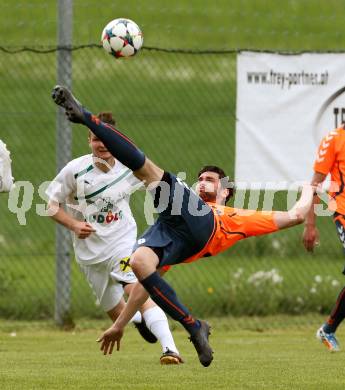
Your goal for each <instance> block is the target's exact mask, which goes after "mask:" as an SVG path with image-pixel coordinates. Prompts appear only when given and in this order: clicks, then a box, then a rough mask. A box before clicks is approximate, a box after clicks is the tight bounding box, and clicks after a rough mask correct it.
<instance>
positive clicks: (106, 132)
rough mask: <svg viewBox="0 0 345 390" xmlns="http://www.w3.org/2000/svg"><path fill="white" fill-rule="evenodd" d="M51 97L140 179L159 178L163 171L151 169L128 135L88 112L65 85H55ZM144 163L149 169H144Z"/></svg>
mask: <svg viewBox="0 0 345 390" xmlns="http://www.w3.org/2000/svg"><path fill="white" fill-rule="evenodd" d="M52 98H53V100H54V102H55V103H56V104H57V105H58V106H61V107H62V108H64V109H65V112H66V116H67V118H68V119H69V120H70V121H71V122H74V123H81V124H84V125H85V126H87V127H88V128H89V129H90V130H91V131H92V132H93V133H94V134H95V135H96V136H97V137H98V138H99V139H100V140H101V141H102V142H103V144H104V145H105V146H106V148H107V149H108V150H109V152H110V153H111V154H112V155H113V156H114V157H115V158H116V159H117V160H119V161H120V162H121V163H122V164H124V165H125V166H126V167H128V168H129V169H131V170H132V171H133V172H134V174H135V175H136V176H137V177H138V178H139V179H140V180H145V181H146V182H147V184H149V183H150V182H151V181H155V180H157V179H158V180H160V179H161V177H162V175H163V171H162V170H161V169H152V166H154V164H152V163H151V164H145V162H146V158H145V155H144V153H143V152H142V151H141V150H140V149H139V148H138V147H137V146H136V145H135V144H134V143H133V142H132V141H131V140H130V139H129V138H128V137H126V136H125V135H124V134H122V133H121V132H120V131H118V130H117V129H115V128H114V127H113V126H111V125H110V124H108V123H104V122H102V121H101V120H100V119H99V118H98V117H97V116H95V115H92V114H91V113H90V112H88V111H87V110H86V109H85V108H84V107H83V106H82V105H81V103H80V102H79V101H78V100H77V99H76V98H75V97H74V96H73V95H72V93H71V92H70V91H69V90H68V89H67V88H66V87H63V86H60V85H57V86H56V87H55V88H54V89H53V91H52ZM144 164H145V166H147V165H148V166H149V167H151V169H144ZM156 168H158V167H156ZM136 171H140V172H139V173H140V175H137V173H136Z"/></svg>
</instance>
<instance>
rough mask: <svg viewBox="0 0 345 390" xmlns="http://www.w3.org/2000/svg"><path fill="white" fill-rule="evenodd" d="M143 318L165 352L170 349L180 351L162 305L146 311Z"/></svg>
mask: <svg viewBox="0 0 345 390" xmlns="http://www.w3.org/2000/svg"><path fill="white" fill-rule="evenodd" d="M143 318H144V320H145V322H146V325H147V327H148V328H149V329H150V331H151V332H152V333H153V334H154V335H155V336H156V337H157V339H158V341H159V342H160V344H161V346H162V350H163V353H164V352H166V350H167V349H169V350H170V351H172V352H176V353H177V354H178V353H179V352H178V350H177V348H176V345H175V342H174V339H173V336H172V334H171V332H170V328H169V323H168V319H167V316H166V315H165V313H164V311H163V310H162V309H161V308H160V307H158V306H154V307H151V308H150V309H147V310H146V311H144V313H143Z"/></svg>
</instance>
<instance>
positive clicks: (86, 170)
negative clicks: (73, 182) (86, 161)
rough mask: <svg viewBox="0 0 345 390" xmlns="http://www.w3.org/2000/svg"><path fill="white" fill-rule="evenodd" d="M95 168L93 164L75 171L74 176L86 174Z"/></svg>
mask: <svg viewBox="0 0 345 390" xmlns="http://www.w3.org/2000/svg"><path fill="white" fill-rule="evenodd" d="M93 168H94V166H93V165H92V164H91V165H89V166H88V167H87V168H85V169H83V170H82V171H80V172H78V173H75V174H74V178H75V179H77V178H78V177H80V176H83V175H85V173H88V172H89V171H91V169H93Z"/></svg>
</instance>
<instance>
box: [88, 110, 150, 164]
mask: <svg viewBox="0 0 345 390" xmlns="http://www.w3.org/2000/svg"><path fill="white" fill-rule="evenodd" d="M83 111H84V123H85V125H86V126H87V127H88V128H89V129H90V130H91V131H92V132H93V133H94V134H95V135H96V136H97V137H98V138H99V139H100V140H101V141H102V142H103V144H104V145H105V147H106V148H107V149H108V150H109V152H110V153H111V154H112V155H113V156H114V157H115V158H116V159H117V160H119V161H120V162H121V163H122V164H124V165H126V167H128V168H129V169H131V170H132V171H136V170H137V169H139V168H141V167H142V166H143V165H144V163H145V155H144V153H143V152H142V151H141V150H140V149H138V148H137V147H136V146H135V145H134V144H133V142H132V141H131V140H130V139H129V138H127V137H126V136H125V135H123V134H122V133H121V132H119V131H118V130H116V129H115V127H113V126H111V125H109V124H108V123H104V122H102V121H101V120H100V119H99V118H97V117H96V116H95V115H92V114H91V113H90V112H88V111H86V110H85V109H83Z"/></svg>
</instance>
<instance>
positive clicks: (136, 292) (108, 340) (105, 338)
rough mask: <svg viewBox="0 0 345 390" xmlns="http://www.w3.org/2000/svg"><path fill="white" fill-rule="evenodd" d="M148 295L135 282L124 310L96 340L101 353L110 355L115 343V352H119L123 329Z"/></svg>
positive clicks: (139, 284) (141, 286)
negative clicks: (99, 344) (99, 345)
mask: <svg viewBox="0 0 345 390" xmlns="http://www.w3.org/2000/svg"><path fill="white" fill-rule="evenodd" d="M148 297H149V295H148V293H147V291H146V290H145V289H144V287H143V285H142V284H141V283H139V282H136V283H135V285H134V287H133V289H132V291H131V293H130V295H129V298H128V301H127V303H126V306H125V308H124V309H123V310H122V312H121V313H120V315H119V317H118V318H117V320H116V321H115V322H114V323H113V325H112V326H111V327H110V328H108V329H107V330H106V331H105V332H104V333H103V334H102V335H101V336H100V337H99V339H98V340H97V342H99V343H101V351H103V353H104V355H106V354H107V353H109V354H111V353H112V352H113V349H114V345H115V343H116V349H117V351H119V350H120V341H121V338H122V336H123V332H124V328H125V326H126V325H127V324H128V323H129V321H130V320H131V318H132V317H133V316H134V314H135V313H136V312H137V311H138V310H139V309H140V307H141V306H142V305H143V304H144V303H145V302H146V300H147V299H148Z"/></svg>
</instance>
